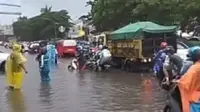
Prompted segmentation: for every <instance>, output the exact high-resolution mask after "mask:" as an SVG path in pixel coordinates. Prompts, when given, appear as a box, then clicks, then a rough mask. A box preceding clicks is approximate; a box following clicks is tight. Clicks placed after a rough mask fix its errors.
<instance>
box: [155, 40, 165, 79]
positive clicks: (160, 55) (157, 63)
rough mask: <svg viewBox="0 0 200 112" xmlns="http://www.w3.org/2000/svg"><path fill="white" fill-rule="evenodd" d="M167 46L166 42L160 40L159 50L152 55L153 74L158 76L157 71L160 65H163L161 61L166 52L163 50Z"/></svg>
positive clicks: (159, 69)
mask: <svg viewBox="0 0 200 112" xmlns="http://www.w3.org/2000/svg"><path fill="white" fill-rule="evenodd" d="M166 47H167V43H166V42H162V43H161V44H160V50H159V51H158V52H157V53H156V54H155V57H154V62H155V63H154V66H153V71H154V75H155V76H157V77H159V74H160V73H159V72H161V71H162V70H161V69H162V67H163V63H164V60H165V57H166V53H165V52H164V49H165V48H166Z"/></svg>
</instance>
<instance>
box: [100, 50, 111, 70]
mask: <svg viewBox="0 0 200 112" xmlns="http://www.w3.org/2000/svg"><path fill="white" fill-rule="evenodd" d="M99 56H100V59H99V60H97V63H98V65H99V67H101V69H102V70H104V65H105V64H109V63H110V61H111V56H112V55H111V53H110V51H109V50H108V48H107V47H106V46H103V47H102V50H101V52H100V53H99Z"/></svg>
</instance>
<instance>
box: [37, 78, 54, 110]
mask: <svg viewBox="0 0 200 112" xmlns="http://www.w3.org/2000/svg"><path fill="white" fill-rule="evenodd" d="M39 91H40V92H39V93H40V94H39V97H40V101H41V102H42V104H43V105H45V106H48V108H51V106H52V105H53V102H52V95H53V93H52V87H51V83H50V82H41V83H40V90H39Z"/></svg>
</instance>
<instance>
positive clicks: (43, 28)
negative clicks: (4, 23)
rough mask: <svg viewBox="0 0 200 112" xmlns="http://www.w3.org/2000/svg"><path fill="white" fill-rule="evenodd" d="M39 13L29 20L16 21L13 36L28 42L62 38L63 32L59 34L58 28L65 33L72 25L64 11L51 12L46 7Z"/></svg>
mask: <svg viewBox="0 0 200 112" xmlns="http://www.w3.org/2000/svg"><path fill="white" fill-rule="evenodd" d="M41 12H42V13H41V14H40V15H38V16H35V17H32V18H29V19H27V17H19V18H18V21H17V22H14V23H13V29H14V34H15V35H16V36H17V37H20V39H21V40H28V41H31V40H43V39H52V38H57V37H59V38H62V37H63V36H64V34H65V32H64V33H60V32H59V31H58V28H59V27H60V26H64V27H65V28H66V32H67V31H68V30H69V28H70V27H71V25H72V23H71V22H70V20H71V19H70V16H69V14H68V12H67V11H66V10H61V11H55V12H52V11H51V7H47V6H46V7H45V8H43V9H41ZM55 32H56V33H55ZM55 36H57V37H55Z"/></svg>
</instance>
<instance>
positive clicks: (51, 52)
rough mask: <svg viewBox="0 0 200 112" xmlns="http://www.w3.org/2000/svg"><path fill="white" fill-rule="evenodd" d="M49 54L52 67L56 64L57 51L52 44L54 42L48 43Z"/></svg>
mask: <svg viewBox="0 0 200 112" xmlns="http://www.w3.org/2000/svg"><path fill="white" fill-rule="evenodd" d="M47 54H48V56H49V64H50V67H52V66H55V57H56V52H55V47H54V45H52V44H49V45H47Z"/></svg>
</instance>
